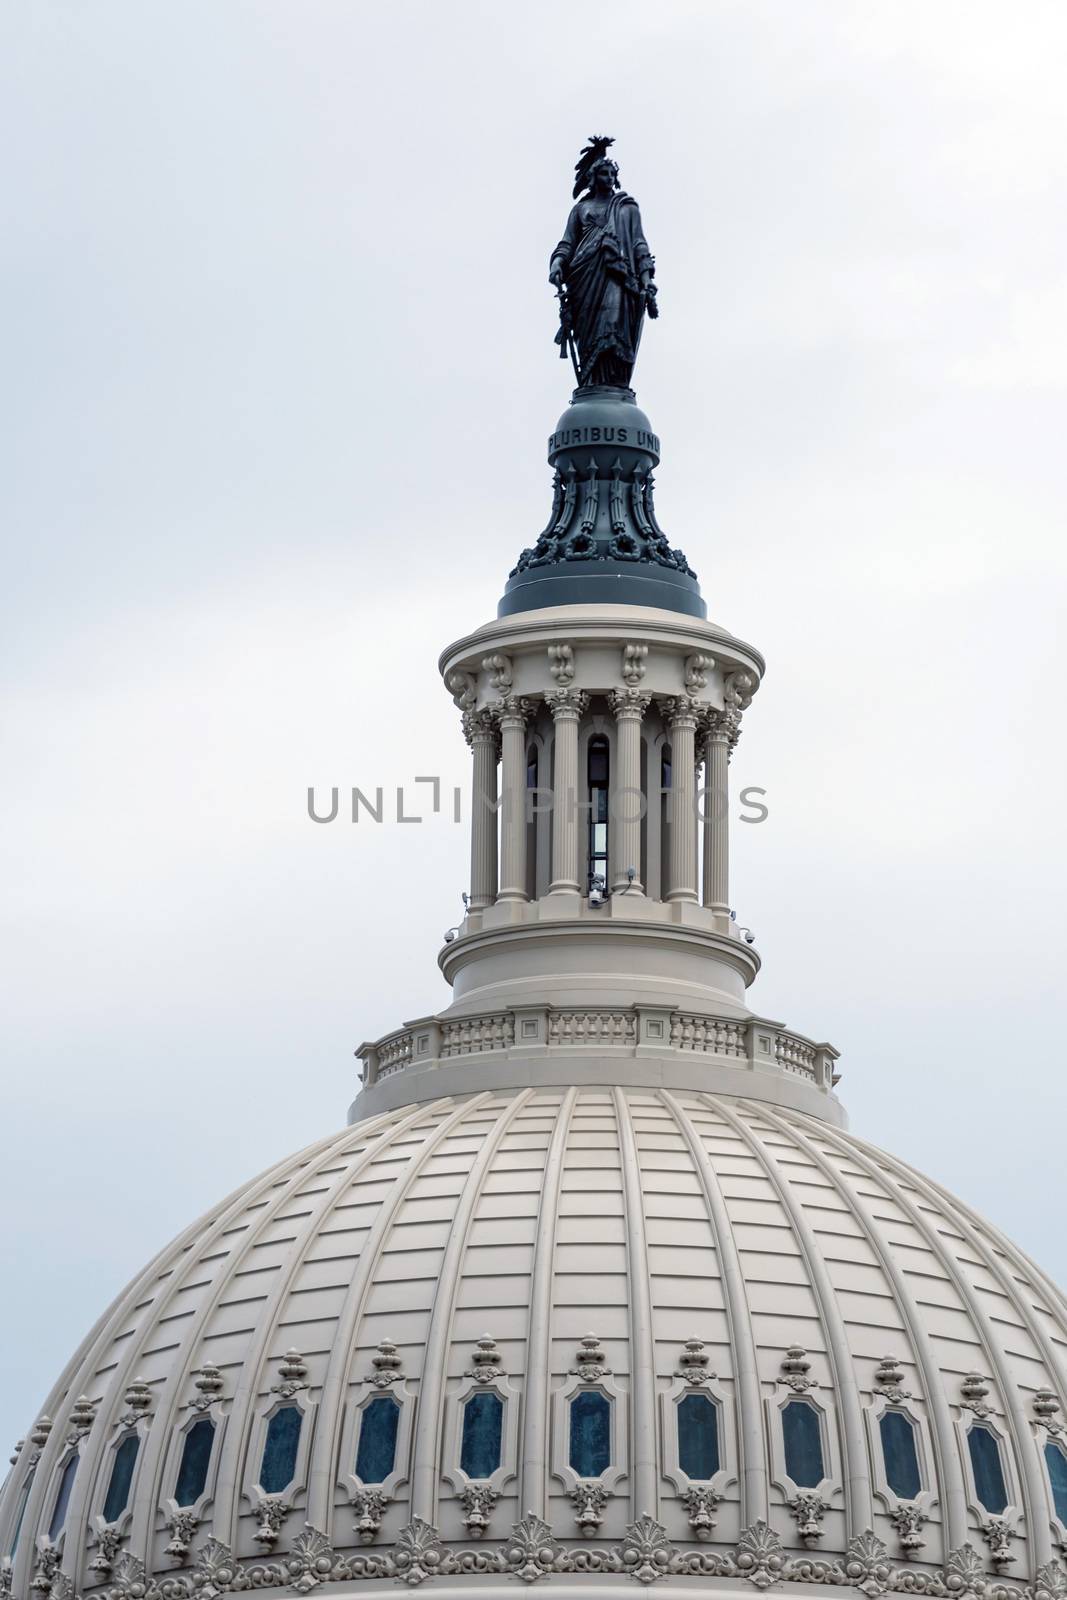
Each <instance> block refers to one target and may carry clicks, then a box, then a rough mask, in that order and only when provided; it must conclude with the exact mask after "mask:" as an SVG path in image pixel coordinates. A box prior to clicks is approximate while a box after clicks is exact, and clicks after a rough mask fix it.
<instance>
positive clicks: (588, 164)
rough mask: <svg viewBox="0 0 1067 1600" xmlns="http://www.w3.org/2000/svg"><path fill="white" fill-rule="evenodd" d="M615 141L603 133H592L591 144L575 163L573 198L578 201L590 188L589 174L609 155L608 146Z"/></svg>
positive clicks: (590, 136)
mask: <svg viewBox="0 0 1067 1600" xmlns="http://www.w3.org/2000/svg"><path fill="white" fill-rule="evenodd" d="M614 143H615V140H614V139H612V138H610V137H609V136H607V135H606V134H603V133H591V134H590V135H589V143H588V144H587V145H586V147H585V149H584V150H583V151H582V153H581V155H580V156H579V157H578V159H577V161H576V162H575V163H574V193H573V196H572V198H573V199H575V200H577V198H578V196H579V195H580V194H581V193H582V191H583V190H585V189H588V188H589V174H590V173H591V172H592V170H593V168H594V167H595V166H596V164H597V162H598V161H600V160H602V159H603V157H604V156H606V155H607V153H608V146H609V145H613V144H614Z"/></svg>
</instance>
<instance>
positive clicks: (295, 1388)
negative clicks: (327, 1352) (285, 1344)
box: [270, 1350, 308, 1400]
mask: <svg viewBox="0 0 1067 1600" xmlns="http://www.w3.org/2000/svg"><path fill="white" fill-rule="evenodd" d="M307 1375H308V1365H307V1362H306V1361H305V1360H304V1358H303V1356H302V1355H301V1354H300V1351H299V1350H287V1351H286V1352H285V1354H284V1356H283V1357H282V1359H281V1361H280V1362H279V1364H278V1377H279V1378H280V1380H281V1381H280V1382H279V1383H272V1384H271V1386H270V1392H271V1394H280V1395H281V1396H282V1398H283V1400H291V1399H292V1398H293V1395H294V1394H299V1392H300V1390H301V1389H306V1388H307V1387H308V1381H307Z"/></svg>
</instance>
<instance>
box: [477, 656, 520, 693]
mask: <svg viewBox="0 0 1067 1600" xmlns="http://www.w3.org/2000/svg"><path fill="white" fill-rule="evenodd" d="M482 670H483V671H484V672H488V674H489V682H490V684H491V685H492V687H493V688H494V689H495V690H496V693H497V694H500V695H509V694H510V693H511V685H512V681H513V676H514V669H513V668H512V664H511V657H510V656H505V655H502V654H499V653H498V654H496V655H491V656H486V657H484V659H483V661H482Z"/></svg>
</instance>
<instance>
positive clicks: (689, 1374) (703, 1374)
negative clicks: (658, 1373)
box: [672, 1041, 716, 1389]
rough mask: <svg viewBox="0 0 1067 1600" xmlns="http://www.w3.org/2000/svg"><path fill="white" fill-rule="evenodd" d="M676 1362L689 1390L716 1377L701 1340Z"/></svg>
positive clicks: (688, 1345) (691, 1341) (690, 1343)
mask: <svg viewBox="0 0 1067 1600" xmlns="http://www.w3.org/2000/svg"><path fill="white" fill-rule="evenodd" d="M672 1042H673V1041H672ZM678 1362H679V1365H678V1369H677V1371H676V1372H675V1374H674V1376H675V1377H676V1378H684V1379H685V1381H686V1383H687V1384H689V1386H690V1388H693V1389H696V1388H699V1387H700V1385H701V1384H703V1383H709V1382H710V1381H711V1379H712V1378H714V1377H715V1376H716V1374H715V1373H714V1372H712V1370H711V1366H710V1357H709V1356H708V1353H707V1350H706V1349H705V1348H704V1341H703V1339H687V1340H686V1341H685V1344H684V1346H683V1347H682V1353H681V1355H680V1356H679V1357H678Z"/></svg>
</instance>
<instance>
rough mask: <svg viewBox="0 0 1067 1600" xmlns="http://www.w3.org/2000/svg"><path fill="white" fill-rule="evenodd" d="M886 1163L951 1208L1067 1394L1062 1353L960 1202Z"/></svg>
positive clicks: (889, 1160)
mask: <svg viewBox="0 0 1067 1600" xmlns="http://www.w3.org/2000/svg"><path fill="white" fill-rule="evenodd" d="M858 1142H862V1141H858ZM883 1160H884V1161H886V1163H887V1165H889V1166H892V1167H893V1168H894V1169H895V1168H896V1167H897V1166H901V1167H902V1170H903V1171H905V1172H907V1174H908V1178H909V1181H910V1182H911V1183H914V1184H915V1187H916V1188H917V1189H921V1190H922V1192H923V1193H924V1194H925V1195H926V1196H927V1198H928V1199H930V1200H932V1201H935V1202H936V1203H937V1204H938V1205H944V1204H945V1203H946V1202H948V1204H949V1205H950V1206H951V1208H952V1220H953V1221H954V1222H955V1223H956V1225H957V1227H958V1228H959V1230H960V1232H961V1233H962V1234H963V1235H964V1237H965V1238H966V1239H967V1241H968V1243H969V1244H970V1245H971V1246H972V1248H973V1249H974V1250H976V1251H977V1252H978V1254H979V1255H980V1256H981V1257H982V1259H983V1261H984V1262H985V1264H986V1266H987V1268H988V1269H989V1271H990V1273H991V1274H992V1275H993V1277H995V1278H996V1279H997V1280H998V1281H999V1282H1000V1283H1001V1284H1002V1286H1003V1288H1004V1292H1005V1294H1006V1296H1007V1298H1008V1299H1009V1300H1010V1301H1011V1303H1012V1305H1013V1306H1014V1307H1015V1310H1016V1311H1017V1312H1018V1314H1019V1316H1020V1317H1021V1318H1022V1320H1023V1322H1024V1323H1025V1324H1026V1326H1027V1328H1028V1330H1029V1332H1030V1336H1031V1338H1032V1339H1033V1341H1034V1343H1035V1345H1036V1346H1037V1348H1038V1350H1040V1352H1041V1354H1042V1357H1043V1359H1044V1362H1045V1366H1046V1368H1047V1376H1048V1377H1049V1378H1050V1379H1051V1380H1052V1381H1053V1383H1054V1385H1055V1387H1056V1388H1057V1389H1058V1390H1059V1392H1060V1393H1061V1394H1064V1393H1067V1370H1065V1368H1064V1365H1063V1363H1062V1361H1061V1360H1060V1356H1059V1352H1058V1351H1057V1350H1056V1349H1055V1347H1054V1345H1053V1343H1052V1341H1051V1339H1050V1338H1049V1337H1048V1334H1047V1333H1046V1331H1045V1329H1044V1328H1043V1327H1042V1325H1041V1323H1040V1321H1039V1320H1038V1318H1037V1317H1036V1316H1035V1315H1034V1308H1033V1306H1031V1305H1028V1304H1027V1302H1026V1300H1025V1298H1024V1297H1023V1296H1022V1295H1020V1293H1019V1289H1018V1285H1017V1284H1015V1283H1013V1282H1012V1280H1011V1277H1010V1275H1009V1274H1008V1273H1007V1272H1006V1271H1005V1269H1004V1266H1003V1264H1002V1263H1001V1262H1000V1261H998V1260H997V1255H996V1251H995V1250H994V1249H993V1247H992V1244H991V1243H990V1242H989V1241H987V1240H986V1239H985V1238H984V1237H983V1235H982V1232H981V1229H980V1228H978V1227H976V1225H975V1223H974V1222H972V1221H971V1219H970V1218H969V1217H967V1216H965V1215H964V1213H963V1212H962V1211H961V1209H960V1206H959V1202H958V1201H957V1200H956V1199H955V1198H954V1197H953V1196H952V1195H945V1194H943V1193H941V1191H940V1190H939V1188H938V1186H937V1184H934V1183H931V1182H930V1180H929V1179H928V1178H924V1177H923V1175H922V1173H920V1172H915V1171H913V1170H912V1169H911V1168H910V1167H907V1166H904V1165H903V1163H898V1162H897V1161H895V1160H894V1158H893V1157H891V1156H885V1155H883Z"/></svg>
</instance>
